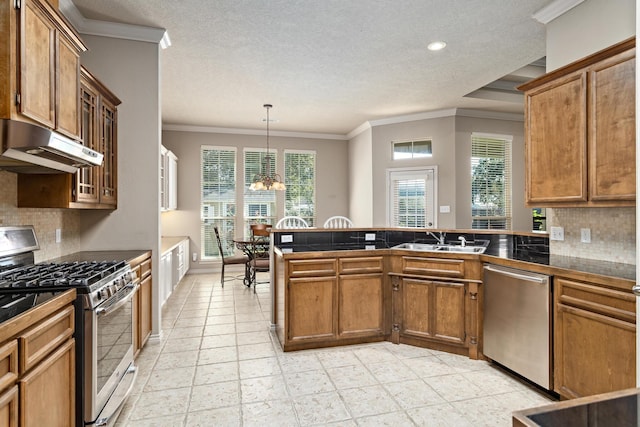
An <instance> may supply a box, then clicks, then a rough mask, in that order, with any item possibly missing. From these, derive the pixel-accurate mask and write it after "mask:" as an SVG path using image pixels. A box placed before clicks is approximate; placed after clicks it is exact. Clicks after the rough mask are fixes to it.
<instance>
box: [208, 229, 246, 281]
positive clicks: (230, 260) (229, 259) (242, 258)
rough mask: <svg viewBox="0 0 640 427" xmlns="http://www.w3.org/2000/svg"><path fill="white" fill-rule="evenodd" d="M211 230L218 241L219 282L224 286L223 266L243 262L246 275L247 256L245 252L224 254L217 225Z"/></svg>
mask: <svg viewBox="0 0 640 427" xmlns="http://www.w3.org/2000/svg"><path fill="white" fill-rule="evenodd" d="M213 231H214V233H215V235H216V240H217V242H218V251H219V252H220V257H221V258H222V272H221V273H220V284H221V285H222V287H223V288H224V267H225V266H226V265H232V264H244V268H245V275H246V273H247V271H248V268H249V257H248V256H247V255H245V254H243V255H231V256H225V255H224V251H223V250H222V241H221V240H220V232H219V230H218V227H217V226H214V227H213Z"/></svg>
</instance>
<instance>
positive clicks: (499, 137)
mask: <svg viewBox="0 0 640 427" xmlns="http://www.w3.org/2000/svg"><path fill="white" fill-rule="evenodd" d="M474 138H486V139H496V140H503V141H505V142H508V143H509V149H508V153H509V162H510V163H509V165H508V166H507V165H506V164H505V173H508V174H509V177H508V181H507V186H506V187H507V188H506V189H505V193H506V194H507V197H508V199H509V200H508V205H509V206H508V210H509V214H508V215H505V216H504V218H505V221H506V223H507V226H506V227H505V228H504V230H512V229H513V135H502V134H494V133H482V132H472V133H471V140H470V141H469V142H470V143H471V157H470V159H469V161H470V163H471V160H472V159H473V139H474ZM507 168H508V171H507V170H506V169H507ZM469 172H470V173H471V172H472V171H471V170H470V171H469ZM472 185H473V183H472ZM470 190H471V188H470ZM471 191H472V190H471ZM472 194H473V191H472ZM471 202H472V205H471V206H470V209H471V228H472V229H473V221H474V219H487V220H491V219H492V218H493V219H498V218H503V217H490V216H480V215H478V216H474V215H473V201H471ZM475 230H503V229H501V228H475Z"/></svg>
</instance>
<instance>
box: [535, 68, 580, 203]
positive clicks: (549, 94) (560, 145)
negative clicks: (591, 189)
mask: <svg viewBox="0 0 640 427" xmlns="http://www.w3.org/2000/svg"><path fill="white" fill-rule="evenodd" d="M586 94H587V88H586V76H585V73H581V72H579V73H575V74H573V75H570V76H567V77H565V78H562V79H559V80H558V81H553V82H551V83H548V84H546V85H544V86H542V87H540V88H537V89H535V90H532V91H530V92H528V93H527V94H526V98H525V99H526V104H525V109H526V124H525V126H526V133H527V145H526V156H527V171H526V172H527V173H526V177H527V181H526V182H527V187H526V190H527V200H528V201H529V203H533V204H537V203H541V202H563V201H568V202H575V201H586V200H587V179H586V178H587V140H586V129H587V128H586V110H585V108H584V106H585V102H586Z"/></svg>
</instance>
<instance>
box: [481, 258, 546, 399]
mask: <svg viewBox="0 0 640 427" xmlns="http://www.w3.org/2000/svg"><path fill="white" fill-rule="evenodd" d="M551 301H552V298H551V277H550V276H546V275H542V274H537V273H531V272H528V271H524V270H516V269H513V268H508V267H498V266H495V265H485V266H484V324H483V336H484V341H483V353H484V355H485V356H486V357H488V358H489V359H491V360H493V361H494V362H497V363H499V364H501V365H503V366H505V367H507V368H509V369H511V370H512V371H514V372H516V373H518V374H520V375H522V376H523V377H525V378H527V379H528V380H530V381H532V382H534V383H536V384H538V385H539V386H541V387H544V388H545V389H547V390H551V386H552V384H551Z"/></svg>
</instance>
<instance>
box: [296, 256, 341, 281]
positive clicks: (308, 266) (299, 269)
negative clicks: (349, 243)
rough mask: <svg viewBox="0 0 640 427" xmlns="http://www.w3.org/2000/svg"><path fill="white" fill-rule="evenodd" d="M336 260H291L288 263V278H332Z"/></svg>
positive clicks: (334, 272)
mask: <svg viewBox="0 0 640 427" xmlns="http://www.w3.org/2000/svg"><path fill="white" fill-rule="evenodd" d="M336 264H337V263H336V259H335V258H325V259H308V260H307V259H292V260H290V261H289V277H310V276H334V275H335V274H336Z"/></svg>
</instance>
